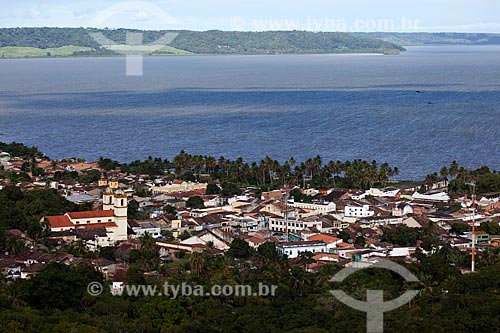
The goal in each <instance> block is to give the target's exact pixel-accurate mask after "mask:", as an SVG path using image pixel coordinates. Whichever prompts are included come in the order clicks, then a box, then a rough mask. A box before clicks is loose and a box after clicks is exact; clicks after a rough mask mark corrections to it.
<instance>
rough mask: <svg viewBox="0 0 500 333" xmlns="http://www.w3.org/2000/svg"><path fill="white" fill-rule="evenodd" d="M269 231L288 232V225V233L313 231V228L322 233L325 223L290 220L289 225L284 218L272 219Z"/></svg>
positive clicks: (269, 221)
mask: <svg viewBox="0 0 500 333" xmlns="http://www.w3.org/2000/svg"><path fill="white" fill-rule="evenodd" d="M268 223H269V225H268V229H269V230H270V231H277V232H287V224H288V232H298V231H302V230H305V229H309V230H311V229H312V228H316V229H318V230H319V231H321V229H322V226H323V223H322V222H321V221H303V220H296V219H288V223H287V222H286V221H285V219H284V218H274V217H271V218H269V220H268Z"/></svg>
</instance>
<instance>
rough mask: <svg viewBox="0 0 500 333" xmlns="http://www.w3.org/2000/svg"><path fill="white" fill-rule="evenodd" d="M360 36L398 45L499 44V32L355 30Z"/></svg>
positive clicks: (356, 34)
mask: <svg viewBox="0 0 500 333" xmlns="http://www.w3.org/2000/svg"><path fill="white" fill-rule="evenodd" d="M353 35H355V36H357V37H361V38H375V39H380V40H383V41H386V42H389V43H395V44H398V45H404V46H412V45H500V34H489V33H456V32H440V33H428V32H416V33H398V32H356V33H354V34H353Z"/></svg>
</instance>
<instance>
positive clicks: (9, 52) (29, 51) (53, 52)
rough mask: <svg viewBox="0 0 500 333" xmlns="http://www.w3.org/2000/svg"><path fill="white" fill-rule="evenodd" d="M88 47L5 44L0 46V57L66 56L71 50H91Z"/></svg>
mask: <svg viewBox="0 0 500 333" xmlns="http://www.w3.org/2000/svg"><path fill="white" fill-rule="evenodd" d="M91 50H92V49H91V48H90V47H82V46H73V45H70V46H63V47H58V48H49V49H39V48H36V47H18V46H6V47H0V58H39V57H49V56H50V57H68V56H71V55H73V52H78V51H91Z"/></svg>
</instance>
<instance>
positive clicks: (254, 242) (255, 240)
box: [245, 236, 266, 250]
mask: <svg viewBox="0 0 500 333" xmlns="http://www.w3.org/2000/svg"><path fill="white" fill-rule="evenodd" d="M245 241H246V242H247V243H248V245H250V247H252V248H254V249H255V250H257V249H258V248H259V246H261V245H262V244H264V243H265V242H266V240H265V239H264V238H260V237H257V236H251V237H248V238H246V239H245Z"/></svg>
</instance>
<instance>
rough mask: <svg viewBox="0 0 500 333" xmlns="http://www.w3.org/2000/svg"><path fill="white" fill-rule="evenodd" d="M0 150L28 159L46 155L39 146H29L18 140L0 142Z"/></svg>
mask: <svg viewBox="0 0 500 333" xmlns="http://www.w3.org/2000/svg"><path fill="white" fill-rule="evenodd" d="M0 151H3V152H6V153H9V154H10V155H11V156H14V157H20V158H22V159H26V160H28V159H29V160H31V159H33V158H35V157H43V156H44V155H43V154H42V153H41V152H40V151H39V150H38V148H37V147H27V146H25V145H24V144H22V143H18V142H12V143H5V142H0Z"/></svg>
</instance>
